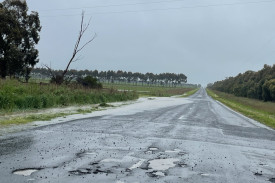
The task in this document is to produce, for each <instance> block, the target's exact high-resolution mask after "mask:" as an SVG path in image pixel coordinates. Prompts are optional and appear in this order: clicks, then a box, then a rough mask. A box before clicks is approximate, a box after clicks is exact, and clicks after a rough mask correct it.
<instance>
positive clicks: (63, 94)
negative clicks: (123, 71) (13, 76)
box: [0, 80, 138, 115]
mask: <svg viewBox="0 0 275 183" xmlns="http://www.w3.org/2000/svg"><path fill="white" fill-rule="evenodd" d="M137 98H138V95H137V94H136V93H135V92H125V91H124V92H119V91H117V90H112V89H103V90H96V89H87V88H83V87H81V86H79V85H69V86H68V85H66V86H58V85H54V84H46V85H41V84H35V83H28V84H26V83H20V82H18V81H15V80H0V115H1V113H2V114H3V113H8V112H16V111H17V110H33V109H46V108H52V107H63V106H69V105H85V104H99V103H106V102H118V101H126V100H133V99H137Z"/></svg>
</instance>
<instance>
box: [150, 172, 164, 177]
mask: <svg viewBox="0 0 275 183" xmlns="http://www.w3.org/2000/svg"><path fill="white" fill-rule="evenodd" d="M146 174H147V175H148V176H149V177H164V176H166V174H165V173H164V172H161V171H153V172H147V173H146Z"/></svg>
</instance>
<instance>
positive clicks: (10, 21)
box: [0, 0, 41, 81]
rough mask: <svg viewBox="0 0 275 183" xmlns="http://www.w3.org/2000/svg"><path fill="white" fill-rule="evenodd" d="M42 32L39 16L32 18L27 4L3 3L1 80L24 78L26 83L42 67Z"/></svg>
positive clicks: (34, 14) (0, 15)
mask: <svg viewBox="0 0 275 183" xmlns="http://www.w3.org/2000/svg"><path fill="white" fill-rule="evenodd" d="M40 31H41V26H40V20H39V15H38V13H37V12H33V11H32V12H31V13H30V14H28V6H27V3H26V1H19V0H5V1H3V2H2V3H0V76H1V78H6V77H7V76H10V77H19V76H21V77H22V76H23V77H24V78H25V80H26V81H28V80H29V75H30V72H31V70H32V68H33V67H34V66H35V65H36V64H37V63H38V61H39V60H38V50H37V49H35V45H36V44H37V43H38V42H39V39H40V37H39V32H40Z"/></svg>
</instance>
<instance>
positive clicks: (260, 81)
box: [208, 64, 275, 101]
mask: <svg viewBox="0 0 275 183" xmlns="http://www.w3.org/2000/svg"><path fill="white" fill-rule="evenodd" d="M208 87H209V88H211V89H214V90H218V91H221V92H226V93H230V94H234V95H236V96H241V97H248V98H254V99H259V100H264V101H275V64H274V65H273V66H269V65H264V68H263V69H262V70H260V71H258V72H254V71H247V72H245V73H243V74H239V75H238V76H236V77H229V78H227V79H225V80H223V81H217V82H215V83H214V84H209V85H208Z"/></svg>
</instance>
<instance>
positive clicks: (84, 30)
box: [62, 11, 96, 78]
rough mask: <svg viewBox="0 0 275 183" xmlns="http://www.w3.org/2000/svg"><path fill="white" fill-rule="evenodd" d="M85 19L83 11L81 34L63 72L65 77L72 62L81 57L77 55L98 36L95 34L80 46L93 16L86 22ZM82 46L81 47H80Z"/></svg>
mask: <svg viewBox="0 0 275 183" xmlns="http://www.w3.org/2000/svg"><path fill="white" fill-rule="evenodd" d="M84 19H85V12H84V11H82V15H81V24H80V31H79V34H78V38H77V41H76V43H75V46H74V50H73V54H72V57H71V58H70V60H69V62H68V64H67V67H66V69H65V70H64V72H63V74H62V77H63V78H64V76H65V75H66V73H67V72H68V70H69V67H70V65H71V63H72V62H76V61H78V60H79V59H80V58H79V57H78V58H77V59H75V57H76V55H77V54H78V53H79V52H80V51H81V50H82V49H83V48H85V47H86V46H87V45H88V44H89V43H91V42H92V41H93V40H94V39H95V38H96V34H94V36H93V37H92V38H91V39H90V40H89V41H87V42H86V43H85V44H83V46H80V43H81V40H82V37H83V35H84V34H85V32H86V31H87V30H88V28H89V26H90V22H91V18H90V19H89V21H88V23H87V24H85V23H84ZM79 47H80V48H79Z"/></svg>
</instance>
